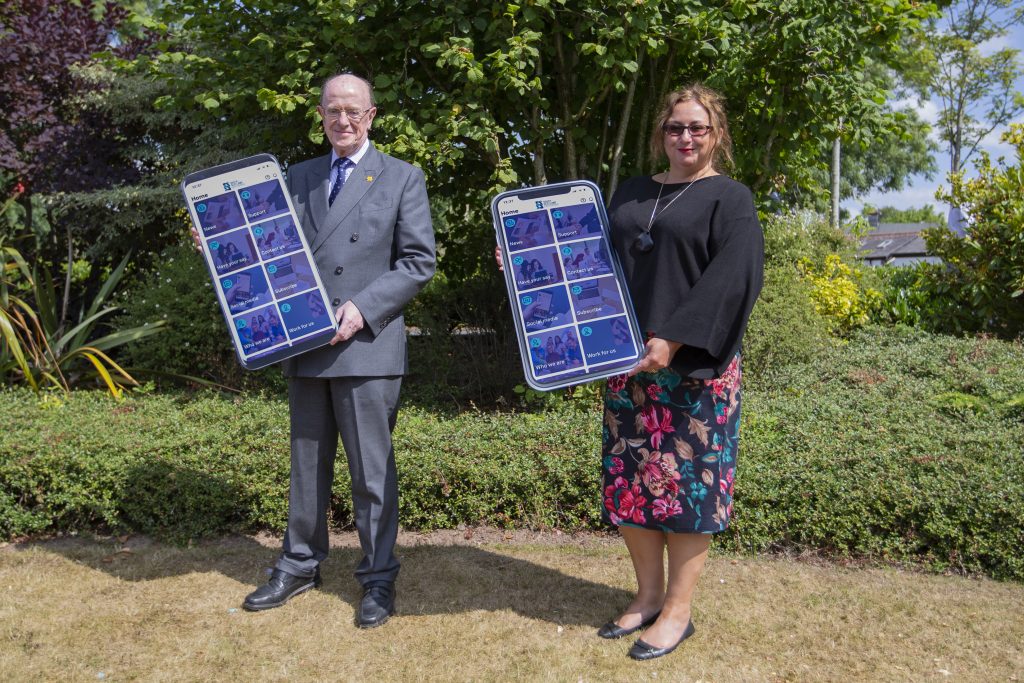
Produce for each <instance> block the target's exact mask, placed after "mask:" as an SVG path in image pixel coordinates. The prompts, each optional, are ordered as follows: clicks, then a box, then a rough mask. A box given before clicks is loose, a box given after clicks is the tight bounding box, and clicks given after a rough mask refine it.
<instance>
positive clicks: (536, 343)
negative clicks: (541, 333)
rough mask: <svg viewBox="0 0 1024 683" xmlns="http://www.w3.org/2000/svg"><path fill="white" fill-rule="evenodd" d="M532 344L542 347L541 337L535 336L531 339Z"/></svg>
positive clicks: (534, 346)
mask: <svg viewBox="0 0 1024 683" xmlns="http://www.w3.org/2000/svg"><path fill="white" fill-rule="evenodd" d="M530 346H532V347H533V348H535V349H536V348H538V347H540V337H534V338H533V339H531V340H530Z"/></svg>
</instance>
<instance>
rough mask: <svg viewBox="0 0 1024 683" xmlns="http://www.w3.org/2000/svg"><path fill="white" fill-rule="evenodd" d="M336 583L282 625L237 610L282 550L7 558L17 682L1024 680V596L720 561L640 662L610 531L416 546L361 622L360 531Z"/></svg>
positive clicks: (3, 639)
mask: <svg viewBox="0 0 1024 683" xmlns="http://www.w3.org/2000/svg"><path fill="white" fill-rule="evenodd" d="M336 541H337V542H336V544H335V547H336V550H335V552H333V553H332V556H331V558H330V560H329V561H328V562H327V563H325V565H324V567H323V570H324V571H323V574H324V588H323V589H322V590H320V591H314V592H312V593H310V594H308V595H306V596H303V597H301V598H298V599H296V600H294V601H292V602H291V603H289V604H288V605H287V606H285V607H283V608H281V609H276V610H271V611H269V612H264V613H258V614H249V613H246V612H244V611H242V610H241V609H239V605H240V603H241V599H242V597H243V596H244V595H245V594H246V593H247V592H248V591H250V590H252V588H253V587H254V586H255V585H257V584H258V583H260V582H262V580H263V571H264V568H265V567H267V566H269V565H270V564H271V563H272V562H273V560H274V558H275V556H276V554H277V548H278V541H277V539H272V538H258V537H257V538H254V537H232V538H226V539H222V540H218V541H216V542H210V543H206V544H202V545H200V546H197V547H193V548H176V547H169V546H165V545H161V544H158V543H151V542H149V541H148V540H146V539H142V538H132V539H127V541H118V540H117V539H108V540H71V539H65V540H58V541H50V542H45V543H36V544H14V545H8V546H6V547H3V548H0V671H3V672H4V678H5V679H6V680H33V681H34V680H80V681H95V680H97V678H98V677H99V675H100V673H101V672H102V674H103V677H104V679H105V680H108V681H118V680H147V681H162V680H217V681H234V680H238V681H243V680H244V681H250V680H285V679H288V680H298V681H306V680H312V681H336V680H379V681H390V680H444V679H447V680H458V681H461V680H508V679H521V680H569V681H577V680H587V681H590V680H594V681H597V680H609V681H619V680H628V679H637V678H641V679H646V680H650V679H654V678H656V679H658V680H673V681H675V680H681V681H693V680H705V681H778V680H800V681H850V680H858V681H861V680H878V681H895V680H900V681H902V680H914V681H916V680H926V681H927V680H948V681H955V680H959V681H1015V680H1022V681H1024V655H1022V653H1021V647H1020V643H1021V642H1024V619H1022V618H1021V614H1022V613H1024V586H1021V585H1019V584H1011V583H997V582H993V581H988V580H971V579H964V578H960V577H948V576H934V575H923V574H916V573H906V572H901V571H897V570H888V569H884V570H883V569H851V568H842V567H837V566H834V565H816V564H809V563H803V562H797V561H793V560H786V559H777V558H750V557H732V556H723V555H718V556H715V557H713V558H712V559H711V560H710V562H709V564H708V570H707V573H706V575H705V578H704V580H703V582H702V584H701V587H700V590H699V592H698V603H697V606H696V610H695V618H694V623H695V625H696V626H697V633H696V635H695V636H694V638H692V639H691V640H689V641H687V643H686V645H685V646H684V647H682V648H681V649H680V650H679V651H678V652H676V653H674V654H673V655H671V656H669V657H666V658H664V659H661V660H657V661H654V662H648V663H635V662H632V661H631V660H629V659H628V658H627V657H626V651H627V650H628V648H629V645H630V642H631V639H625V640H623V641H617V642H607V641H603V640H601V639H599V638H597V637H596V635H595V633H594V632H595V629H596V628H597V627H598V626H600V625H601V624H602V623H603V622H604V621H605V620H607V619H608V618H609V617H611V616H613V615H614V614H615V613H616V611H617V610H618V609H620V608H621V607H622V606H623V605H624V604H625V603H626V602H627V601H628V599H629V596H630V591H631V589H632V584H631V578H630V571H629V560H628V557H627V556H626V553H625V550H624V548H622V547H621V546H620V545H619V544H618V543H617V542H614V541H609V540H608V539H607V537H601V536H590V537H582V538H572V537H565V536H562V537H555V536H553V535H550V534H528V533H519V534H516V535H514V536H511V537H510V538H509V539H508V540H505V537H503V536H502V535H501V534H500V533H499V534H479V533H478V534H476V535H474V536H473V537H472V538H470V539H468V540H467V539H463V535H462V534H452V533H448V534H424V535H412V534H404V535H403V536H402V538H401V539H400V543H401V544H402V547H401V549H400V555H401V557H402V560H403V569H402V576H401V577H400V579H399V584H398V608H399V616H397V617H396V618H394V619H393V620H392V621H391V622H390V623H388V624H387V625H386V626H384V627H383V628H380V629H376V630H372V631H360V630H358V629H356V628H355V627H354V626H353V625H352V617H353V606H354V604H355V602H356V601H357V599H358V597H359V590H358V587H357V585H356V584H355V581H354V580H353V579H352V577H351V573H350V572H351V569H352V568H353V566H354V564H355V561H356V553H357V551H356V549H355V547H354V546H355V543H354V540H353V538H352V536H351V535H339V536H338V537H337V539H336Z"/></svg>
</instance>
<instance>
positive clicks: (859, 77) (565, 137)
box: [135, 0, 934, 276]
mask: <svg viewBox="0 0 1024 683" xmlns="http://www.w3.org/2000/svg"><path fill="white" fill-rule="evenodd" d="M933 12H934V6H932V5H929V4H922V3H918V2H916V1H912V0H872V1H870V2H858V3H852V2H842V3H830V4H827V5H825V4H822V3H820V2H816V1H811V0H786V1H784V2H774V1H773V2H768V1H761V0H737V1H736V2H732V3H714V4H711V5H709V4H707V3H701V2H697V1H696V0H672V1H662V2H638V1H636V0H614V1H612V2H601V3H597V2H593V1H589V2H588V1H574V2H570V1H568V0H531V1H529V2H522V3H511V2H489V3H478V2H466V1H462V2H451V1H450V0H449V1H445V2H442V1H441V0H426V1H424V2H415V3H413V2H402V1H399V0H390V1H386V2H373V3H369V2H361V1H358V0H300V1H299V2H290V3H284V2H280V1H279V0H264V1H263V2H260V3H245V4H241V3H236V2H232V1H230V0H190V1H188V2H183V3H180V4H176V5H173V6H170V5H169V6H167V7H165V12H164V14H163V15H162V16H161V18H162V20H163V21H164V23H165V26H166V27H168V29H167V33H166V41H165V42H164V43H162V44H161V45H160V46H159V48H160V49H159V51H158V52H157V53H156V54H155V55H153V56H152V57H148V58H146V59H144V60H140V61H139V62H137V63H136V65H135V66H136V68H138V69H140V70H143V71H144V72H145V73H148V74H150V75H151V76H153V77H155V78H157V79H163V80H164V81H166V82H168V83H171V82H173V83H174V85H175V88H174V90H173V91H169V92H168V93H167V95H166V96H165V97H163V98H162V99H161V100H160V102H159V104H160V106H161V107H164V108H165V110H166V111H175V112H178V113H180V114H181V115H182V116H183V117H185V118H187V119H188V121H189V123H190V127H193V128H195V127H199V128H212V129H216V131H217V133H218V134H219V135H220V136H221V139H223V140H224V145H223V146H222V147H220V149H226V150H229V153H230V154H232V155H236V154H237V153H238V152H240V151H241V149H239V148H238V147H237V146H236V143H238V144H239V145H240V146H241V147H242V148H244V149H245V151H247V152H248V151H255V150H257V149H263V150H270V151H273V152H275V153H276V154H277V155H278V156H279V157H281V158H282V159H283V160H285V161H286V162H290V161H293V160H298V159H301V158H304V157H307V156H310V155H312V154H314V153H316V150H317V147H318V145H320V143H321V140H322V138H321V135H322V134H321V132H320V130H319V122H318V121H317V119H316V115H315V113H314V110H315V104H316V97H317V94H318V87H319V84H320V82H321V80H322V79H323V78H324V77H325V76H327V75H329V74H331V73H333V72H336V71H339V70H346V69H348V70H353V71H356V72H359V73H362V74H364V75H366V76H367V77H368V78H369V79H370V80H371V81H372V82H373V84H374V86H375V88H376V94H377V99H378V102H379V110H380V111H379V114H378V117H377V119H376V120H375V133H374V136H375V140H376V142H377V144H378V145H379V146H380V147H382V148H383V149H384V150H385V151H388V152H390V153H392V154H395V155H396V156H399V157H401V158H404V159H407V160H410V161H413V162H415V163H417V164H419V165H420V166H422V167H423V168H424V169H425V170H426V171H427V177H428V179H429V182H430V185H431V188H430V189H431V192H432V196H433V197H434V199H435V215H436V218H438V225H439V233H440V234H439V237H440V241H441V244H442V247H443V256H442V267H443V268H444V269H445V270H446V271H447V272H449V273H451V274H454V275H456V276H460V275H462V276H464V275H469V274H470V273H472V272H474V271H475V270H476V267H477V264H478V263H479V261H480V259H482V258H483V256H482V255H483V254H485V253H486V252H487V250H488V244H489V243H490V241H491V237H490V234H489V230H487V229H486V227H485V226H486V225H487V224H488V223H489V219H488V216H487V213H486V207H487V201H488V198H489V197H490V196H491V195H492V194H493V193H494V192H495V191H497V190H499V189H504V188H507V187H510V186H518V185H522V184H526V183H530V184H532V183H541V182H546V181H553V180H559V179H565V178H575V177H581V176H582V177H589V178H593V179H596V180H597V181H598V182H599V183H600V184H601V185H603V186H604V187H605V188H606V189H608V190H611V189H612V188H613V187H614V185H615V183H616V182H617V179H618V177H619V176H621V175H629V174H634V173H638V172H646V171H648V170H649V169H650V168H651V167H652V162H651V159H650V158H649V155H648V153H647V151H646V146H647V145H646V142H647V138H648V136H649V132H650V128H651V125H652V122H653V118H654V116H655V113H656V112H655V110H656V108H657V107H658V106H659V100H660V97H661V95H662V94H663V93H664V92H665V91H667V90H668V89H670V88H671V87H672V86H676V85H678V84H680V83H682V82H684V81H687V80H691V79H702V80H704V81H706V82H707V83H709V84H710V85H712V86H714V87H716V88H718V89H720V90H722V91H723V92H724V93H725V95H726V96H727V98H728V101H729V102H730V105H731V106H730V115H731V123H732V125H733V129H734V141H735V143H736V148H737V152H738V154H737V163H736V168H735V169H734V171H733V174H734V175H735V176H736V177H738V178H739V179H740V180H742V181H744V182H746V183H748V184H749V185H751V186H752V187H753V188H754V189H755V191H756V192H758V193H759V194H760V195H762V196H764V195H767V194H768V193H769V192H770V191H771V190H772V189H774V188H777V187H807V188H809V187H811V186H813V185H814V184H815V183H816V182H817V179H816V178H815V176H814V169H815V168H816V167H819V166H820V165H821V160H820V158H819V153H818V152H819V150H820V149H821V147H822V144H823V142H824V141H825V140H828V139H831V137H833V136H834V133H835V128H836V121H837V120H838V119H839V118H840V117H845V118H846V119H847V120H853V121H858V122H859V124H858V126H857V127H856V128H855V129H853V130H851V132H850V133H849V136H850V138H851V140H853V141H855V142H859V141H860V140H862V139H870V138H871V137H873V136H875V135H877V134H879V133H880V132H881V131H883V130H890V129H901V128H902V126H903V122H902V121H901V120H899V118H898V117H896V116H895V115H893V114H892V113H891V112H886V111H885V109H884V102H885V99H886V90H885V87H883V85H881V84H880V83H878V82H877V81H874V80H872V79H866V78H865V75H864V69H865V68H866V65H867V63H868V60H869V59H873V60H877V61H878V62H880V63H886V60H888V59H891V55H892V48H893V46H895V45H896V44H897V42H898V41H899V39H900V36H901V35H902V34H905V33H906V32H913V31H915V30H917V29H918V28H919V26H920V23H921V21H922V20H924V19H926V18H928V17H929V16H931V14H932V13H933ZM284 16H287V17H288V21H287V22H286V23H282V21H281V18H282V17H284Z"/></svg>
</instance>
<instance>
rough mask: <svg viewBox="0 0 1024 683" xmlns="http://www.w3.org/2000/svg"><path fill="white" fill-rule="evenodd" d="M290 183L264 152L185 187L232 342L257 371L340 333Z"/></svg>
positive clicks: (197, 176)
mask: <svg viewBox="0 0 1024 683" xmlns="http://www.w3.org/2000/svg"><path fill="white" fill-rule="evenodd" d="M283 180H284V179H283V175H282V173H281V167H280V166H279V165H278V163H277V161H276V160H275V159H274V158H273V157H272V156H270V155H269V154H261V155H258V156H255V157H250V158H249V159H243V160H240V161H237V162H233V163H231V164H225V165H223V166H217V167H214V168H210V169H206V170H204V171H199V172H197V173H192V174H189V175H188V176H187V177H186V178H185V181H184V182H183V183H182V192H183V194H184V196H185V201H186V203H187V205H188V209H189V215H190V216H191V218H192V221H193V223H194V224H195V226H196V229H197V230H198V232H199V234H200V236H201V242H202V247H203V253H204V255H205V257H206V261H207V266H208V267H209V270H210V274H211V277H212V278H213V282H214V284H215V290H216V292H217V296H218V299H219V301H220V303H221V308H222V310H223V311H224V315H225V320H226V321H227V322H228V327H229V328H230V330H231V336H232V340H233V341H234V343H235V348H236V350H237V351H238V355H239V358H240V359H241V361H242V364H243V366H245V367H247V368H250V369H255V368H258V367H264V366H265V365H268V364H270V363H273V362H277V361H278V360H282V359H283V358H287V357H289V356H292V355H295V354H297V353H301V352H302V351H306V350H308V349H310V348H315V347H316V346H320V345H322V344H324V343H326V342H327V341H329V340H330V339H331V337H333V336H334V330H335V322H334V317H333V316H332V315H331V313H330V311H331V306H330V305H329V302H328V299H327V296H326V293H325V292H324V289H323V285H322V282H321V281H320V275H319V273H318V271H317V269H316V266H315V264H314V262H313V259H312V254H311V253H310V251H309V248H308V245H307V244H306V242H305V239H304V237H303V235H302V230H301V228H300V226H299V224H298V221H297V218H296V215H295V211H294V210H293V208H292V205H291V199H290V197H289V195H288V190H287V187H285V184H284V182H283Z"/></svg>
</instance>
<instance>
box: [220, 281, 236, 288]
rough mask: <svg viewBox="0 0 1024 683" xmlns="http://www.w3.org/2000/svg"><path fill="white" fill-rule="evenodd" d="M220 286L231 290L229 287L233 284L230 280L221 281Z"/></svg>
mask: <svg viewBox="0 0 1024 683" xmlns="http://www.w3.org/2000/svg"><path fill="white" fill-rule="evenodd" d="M221 284H222V285H224V289H231V285H233V284H235V283H234V282H232V281H231V280H221Z"/></svg>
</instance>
